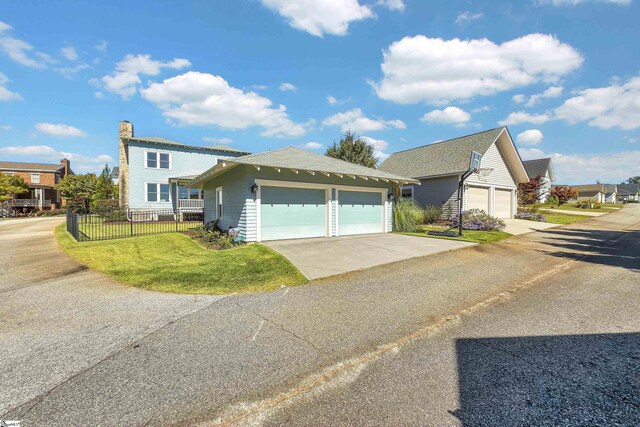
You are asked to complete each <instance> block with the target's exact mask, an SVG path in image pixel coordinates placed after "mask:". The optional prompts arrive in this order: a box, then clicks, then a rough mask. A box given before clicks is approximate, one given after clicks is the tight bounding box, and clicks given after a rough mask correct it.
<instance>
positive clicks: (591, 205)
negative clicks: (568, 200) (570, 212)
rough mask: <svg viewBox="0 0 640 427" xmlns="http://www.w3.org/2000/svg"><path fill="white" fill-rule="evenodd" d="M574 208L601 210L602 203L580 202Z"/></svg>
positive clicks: (593, 201)
mask: <svg viewBox="0 0 640 427" xmlns="http://www.w3.org/2000/svg"><path fill="white" fill-rule="evenodd" d="M574 206H575V207H576V208H581V209H600V208H601V207H602V203H600V202H597V201H595V200H578V201H577V202H576V204H575V205H574Z"/></svg>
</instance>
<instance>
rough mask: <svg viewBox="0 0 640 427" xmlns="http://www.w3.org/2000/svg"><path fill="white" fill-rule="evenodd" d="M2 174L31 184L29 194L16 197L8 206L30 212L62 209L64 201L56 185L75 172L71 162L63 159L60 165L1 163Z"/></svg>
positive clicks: (0, 170) (0, 171)
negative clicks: (19, 178) (16, 177)
mask: <svg viewBox="0 0 640 427" xmlns="http://www.w3.org/2000/svg"><path fill="white" fill-rule="evenodd" d="M0 173H3V174H5V175H13V176H19V177H21V178H22V179H24V181H25V182H26V183H27V184H29V191H28V192H26V193H22V194H17V195H15V198H14V199H13V200H10V201H9V202H8V204H9V205H10V207H11V208H13V209H17V210H22V211H30V210H38V209H40V210H41V209H56V208H60V207H61V205H62V199H61V198H60V192H59V191H58V190H56V189H55V185H56V184H57V183H58V182H60V180H61V179H62V178H64V177H65V176H67V175H71V174H73V171H72V170H71V163H70V162H69V160H67V159H62V160H60V163H59V164H50V163H24V162H0Z"/></svg>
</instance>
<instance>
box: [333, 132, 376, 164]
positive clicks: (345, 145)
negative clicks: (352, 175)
mask: <svg viewBox="0 0 640 427" xmlns="http://www.w3.org/2000/svg"><path fill="white" fill-rule="evenodd" d="M324 155H325V156H329V157H333V158H334V159H340V160H344V161H346V162H349V163H355V164H357V165H362V166H366V167H369V168H375V167H376V163H378V159H377V158H376V156H375V155H374V154H373V146H371V145H370V144H367V142H366V141H365V140H364V139H362V138H361V137H357V138H356V134H355V133H354V132H351V131H347V132H345V134H344V136H343V137H341V138H340V142H334V143H333V145H332V146H331V147H329V148H328V149H327V152H326V153H324Z"/></svg>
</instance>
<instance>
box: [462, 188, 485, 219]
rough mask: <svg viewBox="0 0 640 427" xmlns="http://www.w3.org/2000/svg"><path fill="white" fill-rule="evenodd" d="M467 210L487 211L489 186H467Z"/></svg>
mask: <svg viewBox="0 0 640 427" xmlns="http://www.w3.org/2000/svg"><path fill="white" fill-rule="evenodd" d="M466 209H467V210H469V209H481V210H483V211H485V212H486V213H489V188H486V187H469V188H467V208H466Z"/></svg>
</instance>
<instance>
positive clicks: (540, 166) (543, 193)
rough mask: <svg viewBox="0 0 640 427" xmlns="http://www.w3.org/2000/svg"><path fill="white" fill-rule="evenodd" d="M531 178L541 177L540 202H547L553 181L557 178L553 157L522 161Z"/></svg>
mask: <svg viewBox="0 0 640 427" xmlns="http://www.w3.org/2000/svg"><path fill="white" fill-rule="evenodd" d="M522 164H523V165H524V168H525V169H526V170H527V174H528V175H529V179H535V178H537V177H540V197H539V199H538V200H539V201H540V203H546V202H547V200H548V199H549V195H550V193H551V183H552V182H553V181H555V180H556V175H555V173H554V171H553V163H552V162H551V158H549V157H547V158H545V159H534V160H527V161H524V162H522Z"/></svg>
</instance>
